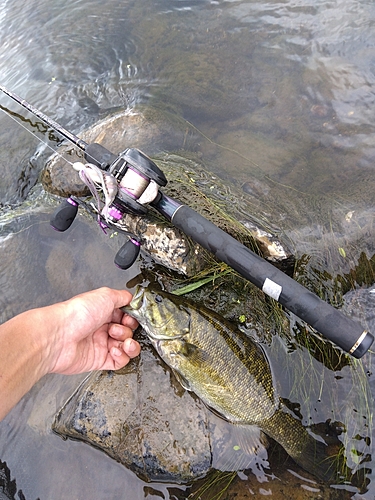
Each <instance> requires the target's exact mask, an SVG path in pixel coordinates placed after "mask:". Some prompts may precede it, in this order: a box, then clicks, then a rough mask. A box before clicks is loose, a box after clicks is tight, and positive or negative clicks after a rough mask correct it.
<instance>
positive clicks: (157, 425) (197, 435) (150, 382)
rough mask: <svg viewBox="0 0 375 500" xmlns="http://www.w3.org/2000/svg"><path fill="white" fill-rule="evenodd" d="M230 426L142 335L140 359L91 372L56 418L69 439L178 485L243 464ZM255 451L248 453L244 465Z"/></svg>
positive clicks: (256, 437)
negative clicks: (187, 387) (214, 470)
mask: <svg viewBox="0 0 375 500" xmlns="http://www.w3.org/2000/svg"><path fill="white" fill-rule="evenodd" d="M231 427H232V426H230V425H229V424H227V423H225V422H224V421H222V420H221V419H219V418H218V417H215V416H214V415H213V414H211V412H209V410H208V409H207V408H206V407H205V406H204V404H203V403H202V402H201V401H200V400H199V399H198V398H196V397H195V396H193V395H192V394H191V393H189V392H187V391H186V390H185V389H183V388H182V387H181V386H180V385H179V383H178V382H177V380H176V379H175V377H174V375H173V373H172V372H171V371H170V370H169V369H168V367H167V366H166V365H164V363H163V362H162V361H161V360H160V359H159V358H158V356H157V355H156V354H155V353H154V351H153V350H152V348H151V347H150V346H149V345H148V344H147V343H146V342H145V340H144V339H143V342H142V351H141V354H140V356H139V357H138V358H136V359H134V360H132V361H131V363H129V365H127V366H126V367H125V368H123V369H122V370H118V371H116V372H114V371H102V372H98V373H92V374H91V375H89V376H88V378H87V379H86V380H85V381H84V382H83V383H82V384H81V385H80V386H79V387H78V388H77V390H76V391H75V392H74V394H72V396H71V397H70V399H69V400H68V401H67V402H66V404H65V405H64V406H63V408H62V409H61V410H60V411H59V413H58V414H57V415H56V417H55V420H54V423H53V430H54V431H55V432H56V433H57V434H59V435H61V436H62V437H63V438H72V439H78V440H80V441H84V442H86V443H88V444H91V445H93V446H95V447H97V448H100V449H101V450H102V451H104V452H105V453H107V454H108V455H109V456H110V457H112V458H113V459H115V460H117V461H118V462H120V463H121V464H123V465H125V466H126V467H128V468H130V469H131V470H132V471H134V472H135V473H136V474H137V475H139V476H140V477H141V478H142V479H144V480H146V481H171V482H177V483H184V482H189V481H192V480H193V479H197V478H201V477H204V476H205V475H206V474H207V473H208V472H209V471H210V470H211V468H212V466H215V467H221V468H223V467H224V468H225V469H226V470H231V467H233V465H234V463H236V465H237V464H238V463H239V462H238V458H237V457H233V456H231V455H233V445H231ZM249 435H250V437H251V441H250V444H249V447H250V446H251V444H252V443H254V449H255V448H257V449H258V454H259V455H261V449H264V447H263V446H261V445H260V443H265V442H266V441H265V439H262V438H261V436H260V432H259V431H258V430H257V429H250V434H249V433H248V432H247V436H249ZM236 437H237V436H236ZM223 448H224V451H223ZM255 456H256V454H255V453H254V454H253V456H249V455H246V453H244V454H243V455H242V456H241V463H242V464H243V467H249V466H250V465H251V463H252V462H253V461H254V458H255ZM260 460H261V458H260ZM223 461H224V462H225V463H224V464H223Z"/></svg>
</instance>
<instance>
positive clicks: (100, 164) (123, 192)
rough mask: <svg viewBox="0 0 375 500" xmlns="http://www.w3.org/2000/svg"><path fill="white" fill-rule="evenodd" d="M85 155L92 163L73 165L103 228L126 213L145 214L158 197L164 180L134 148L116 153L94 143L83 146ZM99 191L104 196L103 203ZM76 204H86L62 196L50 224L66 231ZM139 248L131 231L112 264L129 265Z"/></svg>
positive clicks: (165, 180)
mask: <svg viewBox="0 0 375 500" xmlns="http://www.w3.org/2000/svg"><path fill="white" fill-rule="evenodd" d="M85 158H86V159H90V160H91V163H86V164H83V163H80V162H76V163H74V164H73V168H74V169H75V170H77V171H78V172H79V175H80V178H81V179H82V181H83V182H84V183H85V184H86V185H87V186H88V188H89V189H90V191H91V194H92V195H93V198H94V199H95V200H96V212H97V214H98V222H99V224H100V226H101V227H102V228H103V229H105V228H106V227H108V226H110V225H111V224H112V223H116V222H119V221H120V220H121V219H122V217H123V216H124V214H126V213H131V214H135V215H145V214H146V213H147V210H148V209H147V205H148V204H149V203H151V202H153V201H154V200H155V199H156V198H157V197H158V193H159V187H164V186H165V185H166V184H167V179H166V177H165V175H164V174H163V172H162V171H161V170H160V169H159V167H158V166H157V165H156V164H155V163H154V162H153V161H152V160H151V159H150V158H148V156H146V155H145V154H144V153H142V152H141V151H139V150H138V149H135V148H128V149H126V150H125V151H123V152H122V153H120V154H119V155H118V156H115V155H113V154H111V153H110V152H109V151H108V150H107V149H105V148H104V147H103V146H101V145H100V144H96V143H93V144H88V145H87V146H86V147H85ZM99 191H100V192H101V193H99ZM100 194H102V196H103V197H104V204H103V202H102V200H101V197H100ZM79 204H82V205H83V206H84V207H85V208H87V205H86V204H84V203H83V202H82V201H80V200H79V199H78V198H76V197H73V196H71V197H69V198H68V199H67V200H65V201H64V202H63V203H62V204H61V205H60V206H59V207H58V208H57V210H56V211H55V213H54V214H53V216H52V218H51V225H52V227H53V228H54V229H56V230H57V231H66V230H67V229H68V228H69V227H70V226H71V224H72V223H73V221H74V219H75V217H76V215H77V211H78V205H79ZM139 250H140V241H139V239H138V238H136V237H135V236H134V235H133V236H131V237H130V238H129V240H128V241H127V242H126V243H125V244H124V245H123V246H122V247H121V248H120V250H119V251H118V252H117V254H116V256H115V264H116V265H117V266H118V267H120V268H121V269H128V268H129V267H131V266H132V265H133V263H134V262H135V260H136V259H137V257H138V254H139Z"/></svg>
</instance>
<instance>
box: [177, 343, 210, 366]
mask: <svg viewBox="0 0 375 500" xmlns="http://www.w3.org/2000/svg"><path fill="white" fill-rule="evenodd" d="M180 355H182V356H185V357H186V358H189V361H190V363H192V364H194V365H197V366H202V365H203V364H206V363H208V362H209V361H210V356H209V354H208V352H207V351H205V350H203V349H201V348H200V347H197V346H196V345H194V344H191V343H190V342H184V344H183V347H182V348H181V350H180Z"/></svg>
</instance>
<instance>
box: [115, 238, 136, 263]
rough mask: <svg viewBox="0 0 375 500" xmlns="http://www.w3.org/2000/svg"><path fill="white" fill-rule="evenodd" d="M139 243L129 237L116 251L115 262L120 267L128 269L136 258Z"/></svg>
mask: <svg viewBox="0 0 375 500" xmlns="http://www.w3.org/2000/svg"><path fill="white" fill-rule="evenodd" d="M140 249H141V244H140V242H139V241H138V240H136V239H135V238H130V239H129V240H128V241H127V242H126V243H125V244H124V245H122V247H121V248H120V250H119V251H118V252H117V254H116V256H115V264H116V266H117V267H119V268H120V269H124V270H125V269H129V267H131V266H132V265H133V264H134V262H135V261H136V260H137V257H138V255H139V251H140Z"/></svg>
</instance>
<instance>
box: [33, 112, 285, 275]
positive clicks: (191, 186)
mask: <svg viewBox="0 0 375 500" xmlns="http://www.w3.org/2000/svg"><path fill="white" fill-rule="evenodd" d="M162 119H163V116H162V115H161V114H160V112H157V111H156V110H152V109H151V110H150V109H148V110H146V111H145V114H142V113H138V114H136V113H132V114H129V113H127V112H122V113H117V114H115V115H113V116H110V117H107V118H105V119H103V120H102V121H100V122H98V123H97V124H96V125H95V126H93V127H92V128H90V129H88V130H86V131H84V132H83V133H82V134H81V137H82V139H83V140H85V141H86V142H87V143H93V142H98V143H100V144H101V145H103V146H104V147H106V148H107V149H108V150H109V151H111V152H113V153H114V154H116V153H118V152H120V151H122V150H124V149H125V146H131V147H138V148H141V147H142V146H143V147H146V148H147V149H145V150H146V151H147V153H148V154H150V151H151V153H152V152H153V151H155V149H154V147H153V144H154V142H155V138H156V142H158V141H157V137H158V136H159V135H160V134H161V132H160V131H161V130H163V134H165V132H166V130H168V126H166V125H165V122H166V120H165V119H164V121H162ZM167 123H168V122H167ZM172 125H174V124H170V123H169V127H171V126H172ZM125 139H126V141H125ZM164 142H165V141H164ZM82 156H83V155H82V152H77V151H75V149H74V148H72V147H71V146H62V147H61V148H60V149H59V151H58V154H55V155H53V156H52V157H51V158H50V159H49V161H48V162H47V164H46V167H45V169H44V170H43V172H42V175H41V181H42V184H43V186H44V188H45V189H46V190H47V191H49V192H51V193H54V194H57V195H59V196H69V195H76V196H86V195H89V194H90V193H89V192H88V190H87V188H86V186H85V185H84V184H83V183H82V181H80V178H79V176H78V174H77V172H75V171H74V169H72V167H71V163H73V162H75V161H82ZM153 159H154V160H155V161H156V163H157V164H158V166H159V167H160V168H161V170H162V171H163V172H164V174H165V175H166V177H167V179H168V184H167V186H166V187H165V188H163V192H164V193H165V194H166V195H169V196H172V197H174V198H175V199H177V200H178V201H180V202H181V203H185V204H186V205H188V206H190V207H191V208H193V209H194V210H196V211H197V212H199V213H200V214H201V215H203V216H204V217H206V218H207V219H208V220H210V221H212V222H214V223H215V224H216V225H217V226H218V227H220V228H221V229H223V230H224V231H226V232H228V233H229V234H231V235H232V236H234V237H235V238H237V239H239V240H240V241H242V242H243V243H244V244H246V245H247V246H249V247H250V248H252V249H254V250H256V251H259V252H260V253H261V254H262V255H263V257H265V258H266V259H268V260H270V261H272V262H276V263H284V264H285V263H287V264H288V265H289V264H291V262H290V261H292V260H293V259H292V255H291V252H290V251H289V250H288V248H287V246H286V245H285V243H282V242H281V241H280V240H279V239H278V237H277V229H275V228H272V227H270V226H269V225H268V224H267V223H266V222H265V221H261V220H260V219H257V218H256V217H253V216H252V214H251V207H250V206H249V205H247V204H246V201H245V197H244V196H243V193H242V192H241V191H240V190H236V188H235V187H234V186H233V187H232V188H230V187H228V185H226V184H225V183H224V182H223V181H222V180H220V179H219V178H218V177H217V176H214V175H212V174H210V173H209V172H208V171H206V170H205V169H204V167H203V166H202V164H201V162H200V161H199V159H197V157H196V156H193V157H192V158H190V155H189V154H188V153H186V152H184V153H181V154H166V153H161V152H158V151H157V150H156V151H155V153H154V157H153ZM119 226H120V227H122V228H124V229H127V230H129V231H132V232H134V233H136V234H137V235H139V236H141V237H142V240H143V242H144V243H143V249H144V250H145V251H146V252H148V253H149V254H150V255H151V256H152V258H153V259H154V260H155V261H156V262H158V263H160V264H163V265H164V266H166V267H168V268H169V269H173V270H175V271H178V272H182V273H184V274H187V275H191V274H194V273H196V272H198V271H199V270H200V269H202V267H203V266H204V263H203V260H202V258H201V254H202V251H201V249H200V247H199V246H198V245H196V244H195V243H194V242H192V241H191V239H189V238H187V237H186V236H185V235H184V234H183V233H182V232H181V231H179V230H177V229H176V228H175V227H173V226H172V225H171V224H169V223H167V222H166V221H165V220H161V218H160V216H158V214H156V213H155V212H154V211H150V212H149V213H148V214H147V215H146V216H142V217H137V216H133V215H129V214H127V215H125V216H124V217H123V219H122V220H121V221H120V223H119Z"/></svg>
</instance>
